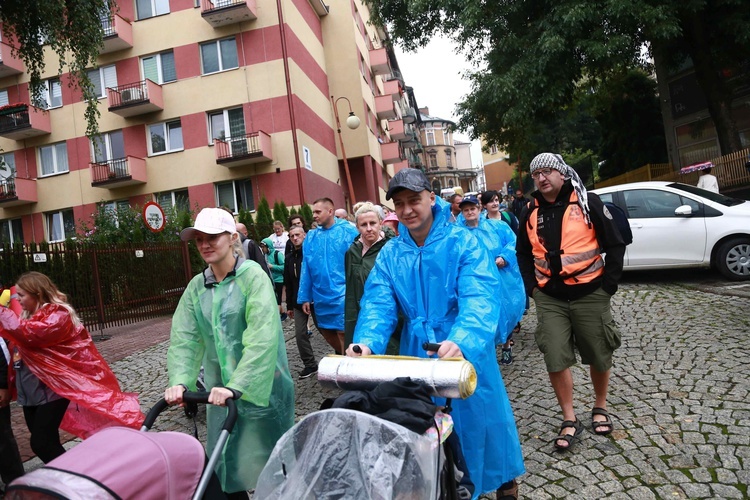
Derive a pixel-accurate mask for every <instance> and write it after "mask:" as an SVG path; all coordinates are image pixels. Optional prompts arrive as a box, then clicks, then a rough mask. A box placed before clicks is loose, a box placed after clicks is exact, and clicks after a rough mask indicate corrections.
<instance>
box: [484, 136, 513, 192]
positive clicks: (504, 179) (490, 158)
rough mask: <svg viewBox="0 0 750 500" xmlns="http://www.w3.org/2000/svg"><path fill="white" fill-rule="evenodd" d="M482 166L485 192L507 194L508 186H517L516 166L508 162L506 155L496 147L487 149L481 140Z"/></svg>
mask: <svg viewBox="0 0 750 500" xmlns="http://www.w3.org/2000/svg"><path fill="white" fill-rule="evenodd" d="M482 166H483V168H484V178H485V183H486V185H487V190H494V191H499V192H502V193H503V194H507V187H508V184H510V183H511V180H513V179H514V177H515V180H513V184H514V185H515V186H516V187H517V185H518V179H517V176H518V173H517V172H516V167H517V164H515V163H514V164H510V163H509V162H508V155H507V153H506V152H505V151H502V150H499V149H498V148H497V147H488V146H487V145H486V143H485V142H484V140H482Z"/></svg>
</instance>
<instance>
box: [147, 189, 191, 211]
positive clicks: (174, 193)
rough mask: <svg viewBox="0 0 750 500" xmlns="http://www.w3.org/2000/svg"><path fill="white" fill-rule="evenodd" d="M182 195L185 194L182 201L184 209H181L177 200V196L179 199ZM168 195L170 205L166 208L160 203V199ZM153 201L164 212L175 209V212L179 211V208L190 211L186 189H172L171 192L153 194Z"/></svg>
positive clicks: (188, 195)
mask: <svg viewBox="0 0 750 500" xmlns="http://www.w3.org/2000/svg"><path fill="white" fill-rule="evenodd" d="M182 193H185V201H184V207H181V203H180V200H178V196H179V197H181V195H182ZM166 195H169V197H170V202H169V203H170V205H169V206H168V207H165V206H164V204H163V203H162V202H161V201H160V198H162V197H164V196H166ZM154 201H155V202H156V203H158V204H159V205H160V206H161V207H162V209H164V210H171V209H172V208H175V207H176V208H177V210H180V209H181V208H185V209H187V210H189V209H190V192H189V191H188V188H184V189H173V190H171V191H162V192H160V193H154Z"/></svg>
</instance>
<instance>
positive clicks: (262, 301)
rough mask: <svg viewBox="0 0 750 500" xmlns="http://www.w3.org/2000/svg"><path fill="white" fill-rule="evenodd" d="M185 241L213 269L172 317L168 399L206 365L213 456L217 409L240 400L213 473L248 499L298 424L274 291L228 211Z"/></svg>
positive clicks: (213, 215) (209, 216) (176, 400)
mask: <svg viewBox="0 0 750 500" xmlns="http://www.w3.org/2000/svg"><path fill="white" fill-rule="evenodd" d="M180 237H181V238H182V239H183V240H184V241H188V240H191V239H194V240H195V243H196V246H197V247H198V250H199V251H200V254H201V257H202V258H203V260H205V261H206V264H208V267H206V269H205V270H204V271H203V272H202V273H201V274H199V275H197V276H195V277H194V278H193V279H192V280H191V281H190V283H189V284H188V286H187V289H186V290H185V293H184V294H183V295H182V298H181V299H180V303H179V305H178V306H177V311H175V314H174V317H173V318H172V332H171V337H170V345H169V351H168V352H167V369H168V371H169V385H170V387H169V388H168V389H167V390H166V391H165V393H164V398H165V399H166V400H167V402H168V403H170V404H181V403H182V394H183V392H184V391H185V390H195V381H196V379H197V377H198V372H199V370H200V367H201V364H203V367H204V369H205V381H206V386H207V387H212V389H211V394H210V396H209V399H208V400H209V402H210V403H212V405H209V406H208V407H207V423H208V451H209V453H210V452H211V450H212V449H213V447H214V446H215V443H216V439H217V438H218V436H219V433H220V431H221V425H222V423H223V421H224V417H225V410H223V409H221V408H217V407H216V406H213V405H217V406H224V405H225V403H226V400H227V399H228V398H230V397H232V396H233V395H234V396H239V399H238V401H237V410H238V413H239V418H238V419H237V424H236V425H235V427H234V430H233V431H232V434H231V435H230V436H229V441H228V442H227V445H226V447H225V449H224V452H223V453H222V455H221V459H220V461H219V463H218V465H217V467H216V473H217V475H218V477H219V481H220V482H221V486H222V489H223V490H224V492H226V493H227V494H228V496H229V498H247V494H246V493H245V492H246V491H247V490H250V489H253V488H255V483H256V481H257V479H258V475H259V474H260V471H261V470H262V469H263V466H264V465H265V463H266V461H267V460H268V457H269V456H270V454H271V451H272V450H273V447H274V445H275V444H276V441H278V439H279V438H280V437H281V436H282V435H283V434H284V432H286V431H287V430H288V429H289V428H291V427H292V425H294V385H293V383H292V378H291V376H290V374H289V365H288V362H287V357H286V348H285V344H284V338H283V334H282V330H281V321H280V319H279V314H278V309H277V307H276V299H275V296H274V291H273V286H272V284H271V282H270V280H269V279H268V275H267V274H265V272H264V271H263V270H262V269H261V267H260V266H259V265H258V264H257V263H255V262H253V261H248V260H245V259H244V257H243V253H242V247H241V246H240V243H239V238H238V235H237V232H236V230H235V222H234V218H233V217H232V216H231V215H230V214H229V213H228V212H226V211H224V210H222V209H220V208H205V209H203V210H201V212H200V213H199V214H198V217H197V218H196V219H195V225H194V226H193V227H190V228H187V229H185V230H183V231H182V233H181V234H180Z"/></svg>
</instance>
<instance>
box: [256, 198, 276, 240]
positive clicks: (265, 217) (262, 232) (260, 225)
mask: <svg viewBox="0 0 750 500" xmlns="http://www.w3.org/2000/svg"><path fill="white" fill-rule="evenodd" d="M255 229H256V231H257V233H258V238H260V239H263V238H266V237H268V235H270V234H271V233H273V214H272V213H271V207H270V206H269V205H268V200H267V199H266V197H265V196H263V197H262V198H261V199H260V203H258V209H257V210H256V211H255Z"/></svg>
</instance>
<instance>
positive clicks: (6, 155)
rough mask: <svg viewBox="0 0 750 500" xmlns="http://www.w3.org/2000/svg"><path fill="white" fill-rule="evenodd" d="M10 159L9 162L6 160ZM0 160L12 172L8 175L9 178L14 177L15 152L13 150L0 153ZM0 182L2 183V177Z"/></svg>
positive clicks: (15, 172) (15, 171)
mask: <svg viewBox="0 0 750 500" xmlns="http://www.w3.org/2000/svg"><path fill="white" fill-rule="evenodd" d="M8 159H10V162H9V161H8ZM0 160H1V161H2V162H3V163H5V164H6V165H8V166H9V167H10V169H11V171H12V172H13V174H12V175H11V176H10V179H15V178H16V174H17V172H18V171H17V170H16V152H15V151H8V152H7V153H0ZM0 183H2V179H0Z"/></svg>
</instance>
